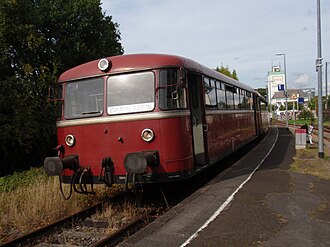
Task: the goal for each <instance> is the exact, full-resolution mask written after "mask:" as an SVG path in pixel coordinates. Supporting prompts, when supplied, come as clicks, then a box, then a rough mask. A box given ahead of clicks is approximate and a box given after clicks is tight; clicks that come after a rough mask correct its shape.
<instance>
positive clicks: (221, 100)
mask: <svg viewBox="0 0 330 247" xmlns="http://www.w3.org/2000/svg"><path fill="white" fill-rule="evenodd" d="M216 85H217V100H218V109H227V103H226V91H225V85H224V83H223V82H219V81H217V82H216Z"/></svg>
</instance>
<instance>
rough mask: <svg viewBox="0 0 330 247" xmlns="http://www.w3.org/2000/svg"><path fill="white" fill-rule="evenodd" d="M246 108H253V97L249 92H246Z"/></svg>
mask: <svg viewBox="0 0 330 247" xmlns="http://www.w3.org/2000/svg"><path fill="white" fill-rule="evenodd" d="M245 105H246V109H247V110H252V109H253V99H252V95H251V93H250V92H246V101H245Z"/></svg>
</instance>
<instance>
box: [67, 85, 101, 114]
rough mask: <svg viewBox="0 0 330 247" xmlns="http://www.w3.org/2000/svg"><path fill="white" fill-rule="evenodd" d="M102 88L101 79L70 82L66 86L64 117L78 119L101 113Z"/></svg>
mask: <svg viewBox="0 0 330 247" xmlns="http://www.w3.org/2000/svg"><path fill="white" fill-rule="evenodd" d="M103 95H104V86H103V79H102V78H94V79H87V80H82V81H79V82H70V83H68V84H67V85H66V94H65V101H64V102H65V103H64V116H65V118H69V119H70V118H80V117H93V116H99V115H101V114H102V113H103Z"/></svg>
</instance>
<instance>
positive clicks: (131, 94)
mask: <svg viewBox="0 0 330 247" xmlns="http://www.w3.org/2000/svg"><path fill="white" fill-rule="evenodd" d="M154 84H155V83H154V74H153V73H152V72H143V73H135V74H124V75H116V76H111V77H109V78H108V80H107V112H108V114H110V115H116V114H123V113H133V112H145V111H152V110H153V109H154V107H155V99H154V98H155V94H154V91H155V90H154Z"/></svg>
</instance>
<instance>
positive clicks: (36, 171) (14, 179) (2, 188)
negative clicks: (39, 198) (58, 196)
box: [0, 168, 47, 193]
mask: <svg viewBox="0 0 330 247" xmlns="http://www.w3.org/2000/svg"><path fill="white" fill-rule="evenodd" d="M38 179H45V180H46V179H47V175H46V173H45V172H44V170H43V169H42V168H31V169H30V170H27V171H23V172H15V173H14V174H13V175H10V176H5V177H1V178H0V193H1V192H10V191H13V190H16V189H18V188H21V187H25V186H28V185H30V184H33V183H34V182H35V181H36V180H38Z"/></svg>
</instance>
